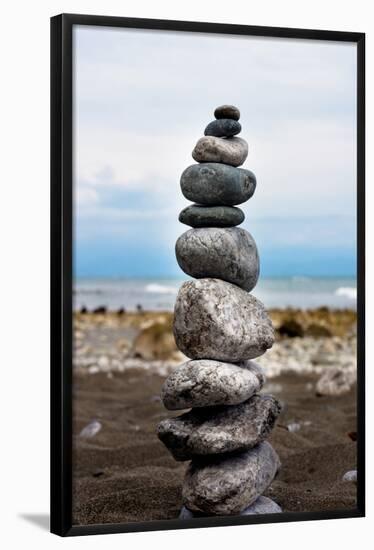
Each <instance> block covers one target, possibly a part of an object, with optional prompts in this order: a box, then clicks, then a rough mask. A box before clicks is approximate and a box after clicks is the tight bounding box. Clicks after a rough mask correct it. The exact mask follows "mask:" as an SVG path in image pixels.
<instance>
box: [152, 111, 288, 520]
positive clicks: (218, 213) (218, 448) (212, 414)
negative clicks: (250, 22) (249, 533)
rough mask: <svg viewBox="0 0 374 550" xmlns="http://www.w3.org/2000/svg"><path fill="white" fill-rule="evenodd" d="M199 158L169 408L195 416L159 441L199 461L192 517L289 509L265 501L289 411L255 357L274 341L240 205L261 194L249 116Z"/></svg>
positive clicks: (185, 417)
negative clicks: (180, 357)
mask: <svg viewBox="0 0 374 550" xmlns="http://www.w3.org/2000/svg"><path fill="white" fill-rule="evenodd" d="M214 115H215V118H216V120H214V121H213V122H211V123H210V124H208V126H207V127H206V129H205V132H204V133H205V137H203V138H201V139H199V141H198V142H197V144H196V146H195V148H194V150H193V153H192V157H193V158H194V160H195V161H197V163H198V164H193V165H192V166H189V167H188V168H187V169H186V170H185V171H184V172H183V174H182V176H181V189H182V193H183V195H184V196H185V197H186V198H187V199H189V200H191V201H193V202H195V203H196V204H193V205H192V206H188V207H187V208H185V209H184V210H183V211H182V212H181V213H180V216H179V220H180V221H181V222H182V223H184V224H187V225H189V226H191V227H192V229H190V230H188V231H186V232H185V233H183V235H181V236H180V237H179V239H178V240H177V243H176V256H177V260H178V263H179V265H180V267H181V268H182V270H183V271H184V272H185V273H187V274H188V275H190V276H191V277H194V278H195V279H196V280H191V281H188V282H186V283H184V284H183V285H182V287H181V288H180V290H179V293H178V296H177V300H176V304H175V315H174V336H175V340H176V343H177V346H178V348H179V349H180V350H181V351H182V352H183V353H184V354H185V355H186V356H187V357H189V358H190V359H191V361H187V362H186V363H183V364H182V365H180V366H179V367H177V369H176V370H175V371H174V372H173V373H172V374H171V375H170V376H169V377H168V378H167V380H166V382H165V384H164V386H163V389H162V400H163V403H164V405H165V407H166V408H167V409H169V410H182V409H187V408H191V410H190V411H189V412H187V413H185V414H182V415H181V416H177V417H173V418H169V419H166V420H163V421H162V422H161V423H160V424H159V426H158V436H159V438H160V439H161V441H162V442H163V443H164V444H165V445H166V447H167V448H168V449H169V451H170V452H171V453H172V455H173V457H174V458H175V459H176V460H181V461H183V460H191V462H190V464H189V466H188V469H187V472H186V476H185V479H184V484H183V491H182V494H183V504H184V507H183V509H182V513H181V516H180V517H182V518H189V517H195V516H199V515H231V514H243V515H247V514H258V513H266V512H280V511H281V509H280V508H279V506H278V505H277V504H276V503H275V502H273V501H272V500H270V499H267V498H266V497H263V496H261V495H262V493H263V492H264V491H265V490H266V489H267V488H268V487H269V485H270V484H271V482H272V481H273V479H274V477H275V475H276V473H277V471H278V469H279V467H280V461H279V458H278V456H277V454H276V452H275V450H274V449H273V447H272V446H271V445H270V444H269V442H267V441H265V439H266V438H267V437H268V435H269V434H270V432H271V430H272V429H273V427H274V424H275V421H276V419H277V417H278V415H279V413H280V410H281V407H280V404H279V402H278V401H277V400H276V399H275V398H274V397H273V396H271V395H264V394H260V393H259V391H260V390H261V388H262V386H263V384H264V382H265V376H264V373H263V370H262V368H261V367H260V366H259V365H258V364H257V363H255V362H254V361H252V359H254V358H256V357H258V356H260V355H262V354H263V353H265V351H266V350H267V349H268V348H270V347H271V346H272V344H273V342H274V329H273V326H272V324H271V321H270V319H269V317H268V315H267V312H266V310H265V308H264V306H263V304H262V303H261V302H260V301H259V300H257V299H256V298H255V297H254V296H252V295H251V294H249V292H250V291H251V290H252V289H253V288H254V286H255V285H256V283H257V279H258V276H259V258H258V253H257V248H256V243H255V241H254V240H253V237H252V236H251V235H250V234H249V233H248V232H247V231H245V230H244V229H242V228H239V227H237V226H238V225H239V224H240V223H242V222H243V220H244V213H243V212H242V210H241V209H239V208H237V207H236V206H235V205H238V204H242V203H244V202H245V201H247V200H248V199H249V198H250V197H251V196H252V195H253V193H254V191H255V188H256V178H255V176H254V174H253V173H252V172H250V171H249V170H245V169H242V168H238V167H239V166H241V165H242V164H243V163H244V161H245V160H246V158H247V155H248V144H247V142H246V141H245V140H244V139H241V138H239V137H234V136H236V135H237V134H239V132H240V131H241V125H240V123H239V122H238V121H239V118H240V112H239V110H238V109H237V108H236V107H234V106H232V105H223V106H221V107H218V108H217V109H216V110H215V113H214Z"/></svg>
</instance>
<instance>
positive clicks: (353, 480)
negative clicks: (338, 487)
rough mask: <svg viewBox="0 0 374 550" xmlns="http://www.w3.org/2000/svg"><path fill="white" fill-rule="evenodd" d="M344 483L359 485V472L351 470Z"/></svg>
mask: <svg viewBox="0 0 374 550" xmlns="http://www.w3.org/2000/svg"><path fill="white" fill-rule="evenodd" d="M342 481H350V482H351V483H356V484H357V470H349V472H346V473H345V474H344V476H343V477H342Z"/></svg>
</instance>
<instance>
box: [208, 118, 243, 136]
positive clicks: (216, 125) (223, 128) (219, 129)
mask: <svg viewBox="0 0 374 550" xmlns="http://www.w3.org/2000/svg"><path fill="white" fill-rule="evenodd" d="M241 130H242V127H241V125H240V123H239V122H237V121H236V120H232V119H230V118H221V119H220V120H213V122H210V123H209V124H208V126H207V127H206V128H205V131H204V135H206V136H215V137H232V136H236V135H237V134H240V132H241Z"/></svg>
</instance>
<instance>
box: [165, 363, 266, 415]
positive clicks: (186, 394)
mask: <svg viewBox="0 0 374 550" xmlns="http://www.w3.org/2000/svg"><path fill="white" fill-rule="evenodd" d="M264 383H265V375H264V371H263V369H262V368H261V367H260V365H258V364H257V363H255V362H254V361H245V362H244V363H238V364H237V365H233V364H231V363H222V362H220V361H212V360H209V359H200V360H196V361H187V362H186V363H183V364H182V365H180V366H179V367H177V368H176V369H175V370H174V371H173V372H172V373H171V375H170V376H169V377H168V378H167V379H166V380H165V383H164V385H163V387H162V393H161V398H162V400H163V402H164V405H165V407H166V408H167V409H169V410H178V409H189V408H191V407H208V406H213V405H237V404H238V403H242V402H243V401H246V400H247V399H249V398H250V397H251V396H252V395H253V394H254V393H256V392H258V391H260V389H261V388H262V386H263V384H264Z"/></svg>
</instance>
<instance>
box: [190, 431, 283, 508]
mask: <svg viewBox="0 0 374 550" xmlns="http://www.w3.org/2000/svg"><path fill="white" fill-rule="evenodd" d="M279 468H280V461H279V457H278V455H277V453H276V452H275V450H274V449H273V447H272V446H271V445H270V443H268V442H267V441H264V442H262V443H260V444H259V445H257V446H256V447H254V448H253V449H250V450H249V451H245V452H244V453H241V454H236V455H231V456H228V457H227V456H226V457H222V458H219V459H218V458H217V459H215V460H209V461H206V460H196V461H195V460H194V461H193V462H191V464H190V465H189V467H188V468H187V472H186V476H185V479H184V484H183V490H182V498H183V504H184V506H185V507H187V508H188V509H189V510H191V511H192V512H206V513H208V514H215V515H223V516H224V515H232V514H238V513H240V512H242V511H243V510H245V509H246V508H248V506H250V505H251V504H253V503H254V502H255V500H256V499H257V498H258V497H259V496H260V495H261V494H262V493H263V492H264V491H266V489H267V488H268V487H269V485H270V484H271V482H272V481H273V479H274V477H275V475H276V473H277V471H278V470H279Z"/></svg>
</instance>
